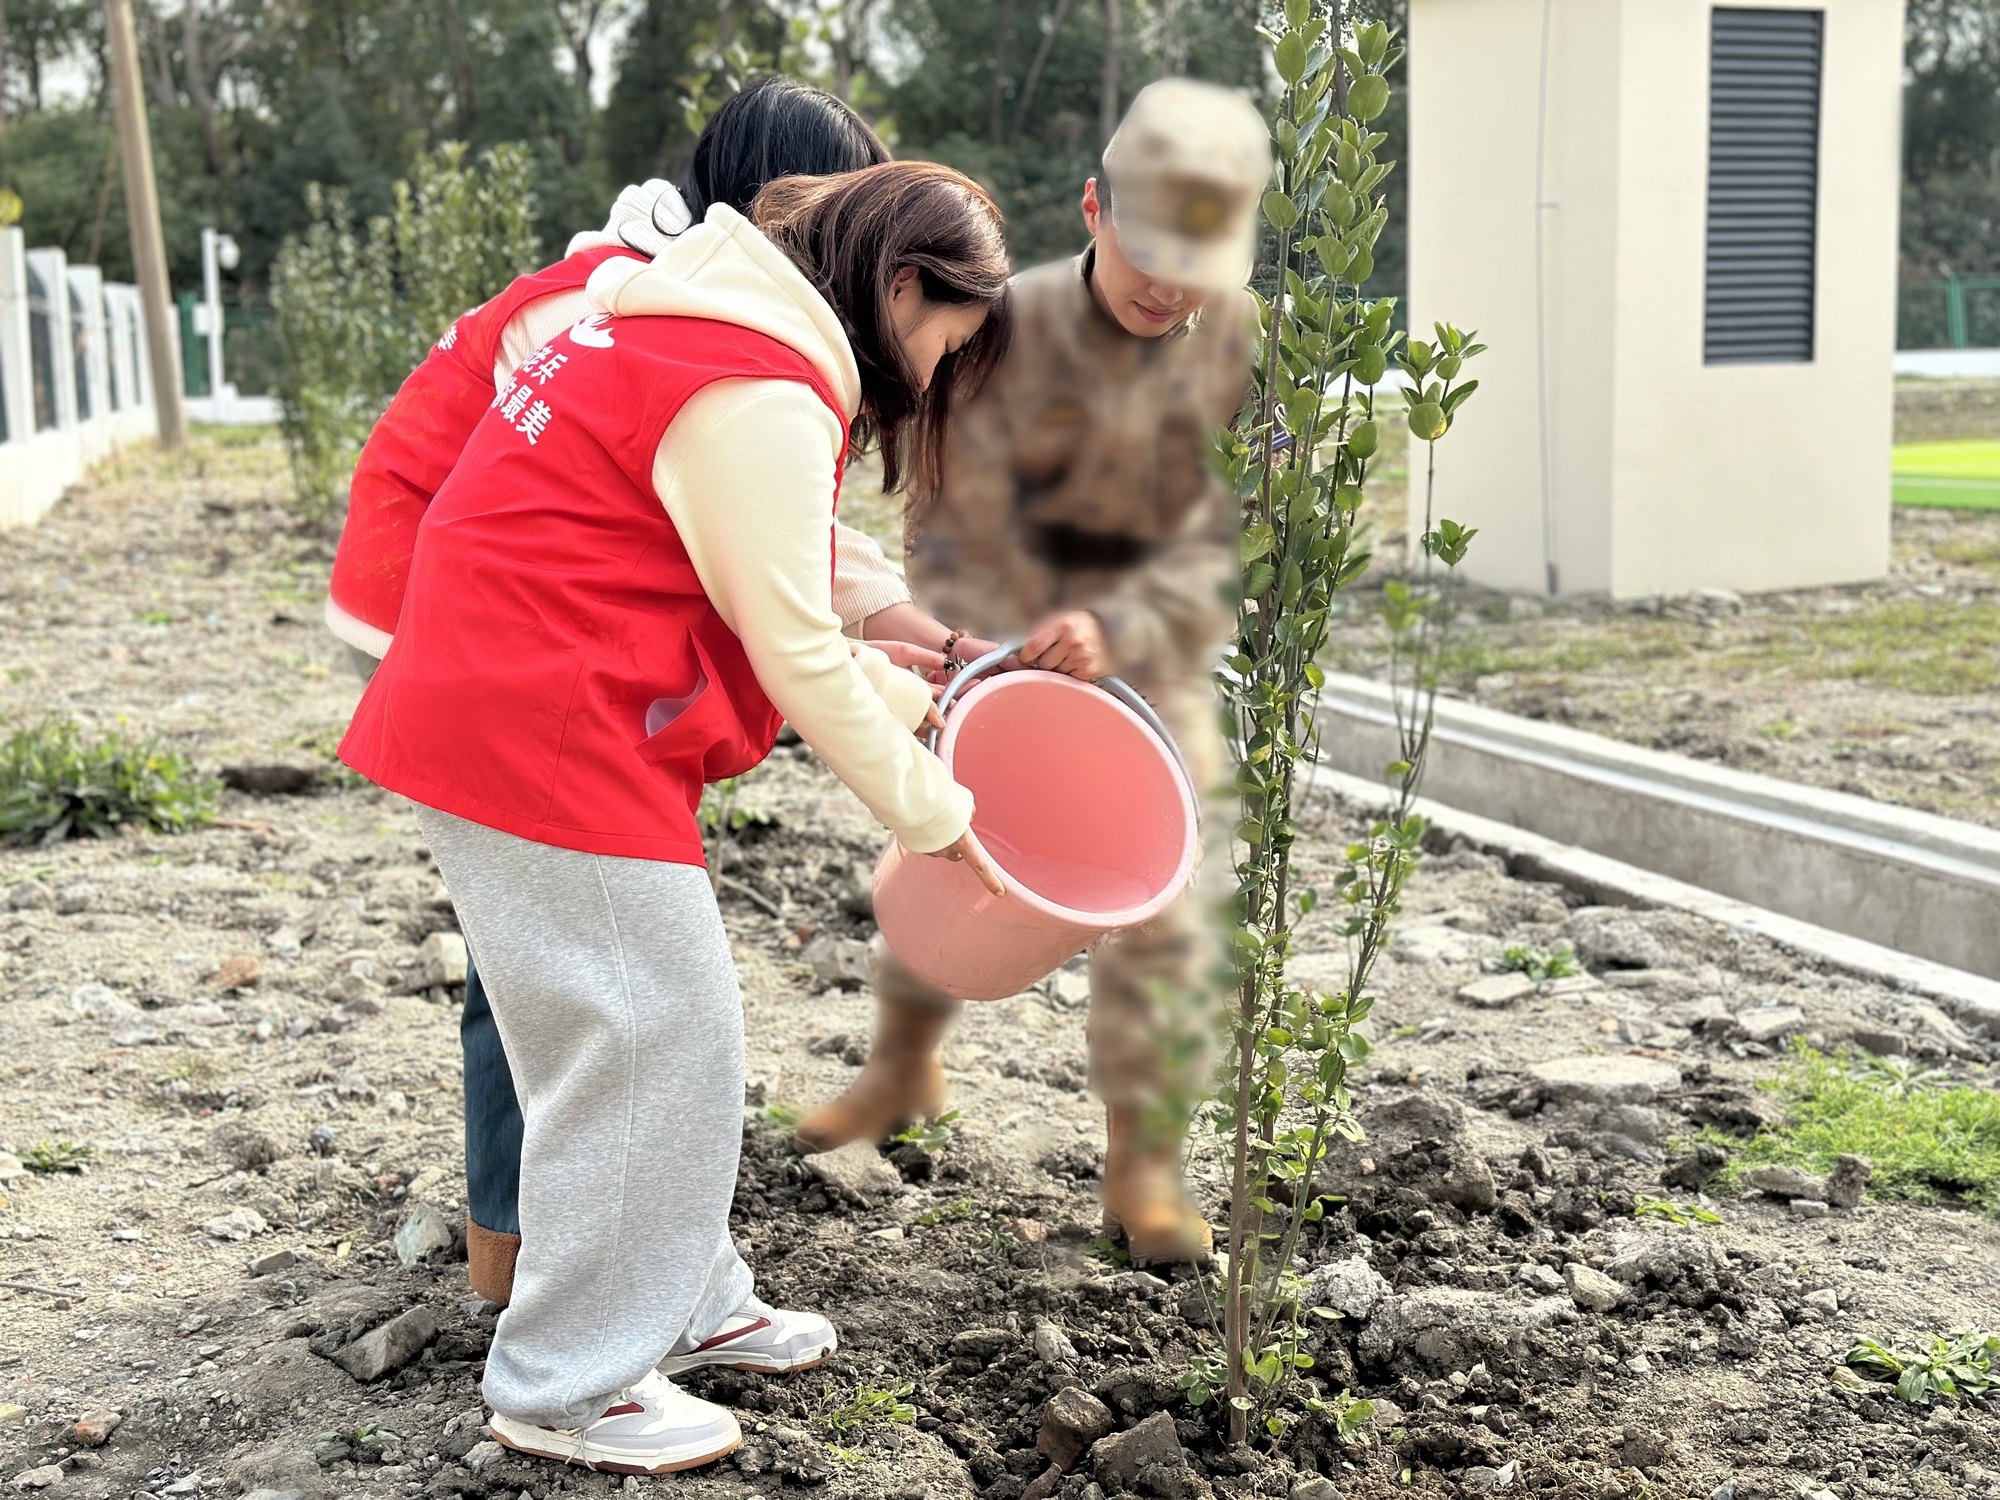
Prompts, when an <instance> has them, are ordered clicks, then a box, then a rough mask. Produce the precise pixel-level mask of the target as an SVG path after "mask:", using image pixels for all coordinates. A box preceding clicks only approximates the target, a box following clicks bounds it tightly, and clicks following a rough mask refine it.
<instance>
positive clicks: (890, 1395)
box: [825, 1381, 917, 1436]
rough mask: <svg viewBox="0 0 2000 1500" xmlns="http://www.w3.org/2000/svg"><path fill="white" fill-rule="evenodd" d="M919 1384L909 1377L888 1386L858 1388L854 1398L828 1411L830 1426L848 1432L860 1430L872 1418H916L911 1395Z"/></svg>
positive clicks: (903, 1419) (886, 1419) (835, 1431)
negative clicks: (884, 1387)
mask: <svg viewBox="0 0 2000 1500" xmlns="http://www.w3.org/2000/svg"><path fill="white" fill-rule="evenodd" d="M915 1390H916V1387H915V1386H914V1385H912V1384H910V1383H909V1382H908V1381H903V1382H900V1383H899V1384H896V1385H892V1386H890V1387H889V1388H888V1389H887V1390H869V1389H868V1388H866V1387H865V1386H864V1387H863V1388H862V1389H861V1390H859V1391H857V1392H855V1395H854V1399H853V1400H852V1401H850V1402H848V1403H847V1404H846V1405H845V1406H842V1407H837V1408H836V1409H835V1410H833V1411H831V1412H829V1413H827V1415H826V1418H825V1422H826V1426H827V1430H828V1431H830V1432H834V1433H837V1434H840V1435H842V1436H845V1435H846V1434H848V1433H851V1432H859V1431H860V1430H861V1429H862V1428H863V1427H866V1426H868V1425H869V1423H871V1422H914V1421H916V1420H917V1409H916V1408H915V1407H914V1406H912V1405H910V1402H909V1399H908V1398H909V1396H910V1394H911V1393H912V1392H913V1391H915Z"/></svg>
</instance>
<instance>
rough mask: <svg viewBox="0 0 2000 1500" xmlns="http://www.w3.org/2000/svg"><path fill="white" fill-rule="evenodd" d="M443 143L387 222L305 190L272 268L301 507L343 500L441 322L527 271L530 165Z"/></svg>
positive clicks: (287, 430) (288, 435) (328, 194)
mask: <svg viewBox="0 0 2000 1500" xmlns="http://www.w3.org/2000/svg"><path fill="white" fill-rule="evenodd" d="M465 154H466V148H465V145H464V143H462V142H458V141H451V142H447V143H446V144H445V145H443V146H440V147H439V148H438V149H437V150H436V151H434V152H432V153H431V154H430V155H428V156H425V157H422V158H420V159H419V160H418V161H417V163H416V164H415V166H414V167H413V168H412V169H411V172H410V176H409V179H408V180H407V181H399V182H398V183H397V184H396V188H395V200H396V201H395V208H394V210H393V212H392V213H390V214H388V215H386V216H384V217H381V218H376V219H371V220H369V221H368V223H367V224H366V225H361V226H357V225H356V224H355V222H354V216H353V213H352V211H351V209H350V208H349V206H348V201H347V197H346V194H345V193H343V192H342V191H340V190H339V189H332V190H324V189H322V188H321V187H320V185H319V184H318V183H313V184H312V185H311V186H309V187H308V188H307V189H306V211H307V217H308V219H309V221H310V222H309V224H308V226H307V228H306V231H305V233H304V234H302V235H297V236H294V237H293V238H291V239H288V240H287V241H286V242H285V246H284V248H283V249H282V250H281V251H280V252H279V254H278V258H277V260H276V261H275V262H274V263H273V265H272V267H271V305H272V307H273V308H274V309H275V310H276V312H277V315H278V338H279V343H280V345H281V347H282V350H283V360H282V362H281V365H280V369H279V381H278V397H279V402H280V408H281V411H282V426H283V430H284V434H285V444H286V447H287V448H288V449H289V450H290V453H291V460H292V477H293V483H294V487H295V490H296V494H297V502H298V505H299V508H300V510H301V511H302V512H304V513H305V514H306V515H307V516H308V517H312V518H317V517H319V516H323V515H325V514H326V513H327V512H329V511H331V510H334V509H337V508H338V507H339V506H340V505H341V504H342V503H343V502H344V501H345V499H346V497H347V482H348V479H349V477H350V476H351V475H352V474H353V471H354V461H355V459H356V457H358V456H359V454H360V452H361V445H362V444H363V443H364V442H366V441H367V438H368V432H369V429H370V428H372V427H373V426H374V425H375V419H376V418H377V417H379V416H381V414H382V412H383V409H384V408H386V407H387V406H388V404H389V401H390V398H391V397H393V396H394V395H395V394H396V389H397V387H398V386H400V385H401V384H402V382H403V377H404V376H406V375H408V374H409V373H410V371H411V370H413V369H415V368H416V366H417V365H418V364H419V363H420V362H421V361H422V360H423V358H424V356H425V354H426V352H427V351H428V350H429V348H430V345H431V343H432V341H433V340H435V339H438V338H440V337H442V336H443V335H444V333H445V331H446V330H447V329H448V328H450V327H451V324H452V320H453V319H454V318H456V317H457V316H458V315H459V314H460V313H462V312H464V311H465V310H466V309H467V308H470V307H474V306H477V305H478V304H479V303H481V302H483V301H485V300H486V299H487V298H488V297H491V296H492V295H493V294H494V293H495V292H497V291H499V290H500V289H501V288H502V287H504V286H506V285H507V283H508V282H509V281H511V280H512V279H513V278H514V277H515V276H517V275H519V274H521V273H522V272H524V271H529V270H532V269H533V268H534V265H535V261H536V259H537V253H538V252H537V247H536V243H535V229H534V223H535V205H534V195H533V194H532V193H531V192H530V191H529V173H530V161H529V157H528V153H527V152H526V151H525V150H523V149H522V148H521V147H520V146H517V145H505V146H496V147H494V148H493V149H492V150H490V151H485V152H482V153H481V154H480V157H479V165H478V167H477V168H475V167H473V166H470V165H468V164H467V163H466V160H465Z"/></svg>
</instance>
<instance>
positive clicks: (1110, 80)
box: [1097, 0, 1122, 145]
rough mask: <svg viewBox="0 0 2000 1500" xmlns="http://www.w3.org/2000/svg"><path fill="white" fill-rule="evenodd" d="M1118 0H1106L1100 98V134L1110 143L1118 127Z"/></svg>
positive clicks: (1098, 122)
mask: <svg viewBox="0 0 2000 1500" xmlns="http://www.w3.org/2000/svg"><path fill="white" fill-rule="evenodd" d="M1118 31H1119V27H1118V0H1104V89H1103V92H1102V94H1101V95H1100V96H1099V99H1098V106H1097V107H1098V116H1097V125H1098V134H1099V135H1101V136H1103V138H1104V140H1105V143H1106V144H1107V145H1108V144H1109V143H1110V141H1111V133H1112V132H1113V131H1115V130H1116V129H1117V128H1118V116H1119V114H1120V113H1122V111H1121V110H1120V108H1119V104H1118V48H1119V36H1118Z"/></svg>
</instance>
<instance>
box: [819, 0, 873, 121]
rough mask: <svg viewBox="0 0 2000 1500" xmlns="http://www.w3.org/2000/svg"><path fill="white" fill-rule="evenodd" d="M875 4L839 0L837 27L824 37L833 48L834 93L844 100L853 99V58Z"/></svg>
mask: <svg viewBox="0 0 2000 1500" xmlns="http://www.w3.org/2000/svg"><path fill="white" fill-rule="evenodd" d="M874 8H875V0H842V3H841V7H840V30H838V31H836V32H833V33H832V34H831V35H830V36H829V37H828V38H827V44H828V46H829V47H830V48H831V49H832V51H833V92H834V97H836V98H837V99H839V100H840V102H841V103H843V104H847V103H851V102H852V96H853V93H854V75H855V73H856V72H857V71H858V69H857V66H856V59H857V57H858V56H859V54H860V51H861V46H862V42H863V40H864V33H865V32H866V30H867V28H868V13H869V12H870V11H871V10H873V9H874Z"/></svg>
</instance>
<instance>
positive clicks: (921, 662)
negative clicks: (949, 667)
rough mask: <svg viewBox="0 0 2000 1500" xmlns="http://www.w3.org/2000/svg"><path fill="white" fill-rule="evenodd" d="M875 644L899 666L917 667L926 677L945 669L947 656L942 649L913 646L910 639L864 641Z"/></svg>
mask: <svg viewBox="0 0 2000 1500" xmlns="http://www.w3.org/2000/svg"><path fill="white" fill-rule="evenodd" d="M862 644H863V645H865V646H873V647H874V648H875V649H876V650H877V651H880V652H881V653H882V654H883V655H884V656H886V657H888V658H889V660H890V661H892V662H894V663H895V664H896V665H897V666H899V667H904V668H909V667H915V668H916V669H917V670H918V671H919V672H922V673H923V674H924V675H925V676H926V677H929V676H931V675H932V674H934V673H937V672H941V671H943V670H944V665H945V658H944V653H943V652H942V651H932V650H929V649H927V648H925V647H923V646H913V645H911V644H910V643H909V642H908V641H895V640H869V641H864V642H862Z"/></svg>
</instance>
